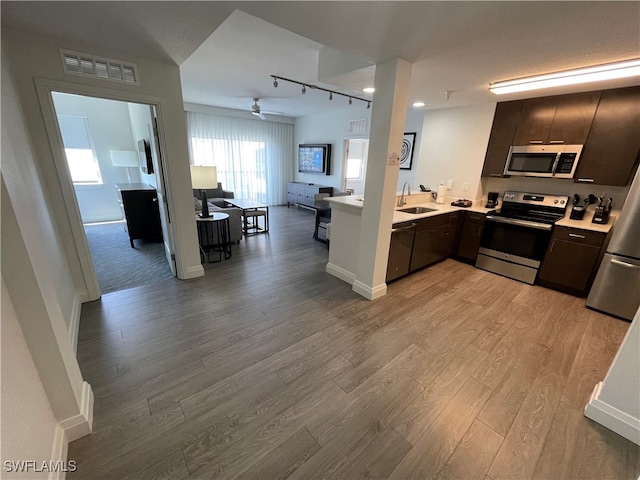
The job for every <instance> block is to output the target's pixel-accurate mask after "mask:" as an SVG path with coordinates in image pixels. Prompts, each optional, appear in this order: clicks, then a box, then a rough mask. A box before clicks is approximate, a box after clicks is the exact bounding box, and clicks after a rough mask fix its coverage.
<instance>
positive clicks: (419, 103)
mask: <svg viewBox="0 0 640 480" xmlns="http://www.w3.org/2000/svg"><path fill="white" fill-rule="evenodd" d="M413 106H414V107H416V108H420V107H424V102H415V103H414V104H413Z"/></svg>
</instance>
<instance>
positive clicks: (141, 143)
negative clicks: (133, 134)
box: [138, 140, 153, 175]
mask: <svg viewBox="0 0 640 480" xmlns="http://www.w3.org/2000/svg"><path fill="white" fill-rule="evenodd" d="M138 155H139V157H140V170H142V173H146V174H147V175H151V174H152V173H153V158H151V147H150V146H149V142H147V141H146V140H138Z"/></svg>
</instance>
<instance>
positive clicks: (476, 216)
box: [465, 212, 486, 224]
mask: <svg viewBox="0 0 640 480" xmlns="http://www.w3.org/2000/svg"><path fill="white" fill-rule="evenodd" d="M485 219H486V215H485V214H484V213H473V212H467V218H466V219H465V222H471V223H479V224H484V221H485Z"/></svg>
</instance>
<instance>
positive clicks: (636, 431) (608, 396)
mask: <svg viewBox="0 0 640 480" xmlns="http://www.w3.org/2000/svg"><path fill="white" fill-rule="evenodd" d="M638 386H640V308H639V309H638V311H637V312H636V315H635V317H634V319H633V322H631V326H630V327H629V329H628V330H627V334H626V335H625V337H624V340H622V344H621V345H620V349H619V350H618V353H616V356H615V358H614V359H613V362H612V363H611V367H609V371H608V372H607V375H606V376H605V378H604V380H603V381H602V382H600V383H599V384H598V385H596V388H595V390H594V392H593V394H592V396H591V399H590V400H589V403H588V404H587V406H586V408H585V416H587V417H589V418H590V419H592V420H594V421H596V422H598V423H600V424H601V425H604V426H605V427H607V428H608V429H610V430H613V431H614V432H616V433H618V434H619V435H622V436H623V437H625V438H627V439H629V440H631V441H632V442H634V443H636V444H637V445H640V390H639V388H638Z"/></svg>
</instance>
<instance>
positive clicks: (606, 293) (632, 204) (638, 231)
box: [587, 170, 640, 320]
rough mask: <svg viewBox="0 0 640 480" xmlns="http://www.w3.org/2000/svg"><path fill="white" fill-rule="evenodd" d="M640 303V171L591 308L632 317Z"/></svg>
mask: <svg viewBox="0 0 640 480" xmlns="http://www.w3.org/2000/svg"><path fill="white" fill-rule="evenodd" d="M639 305H640V170H638V172H637V173H636V176H635V178H634V180H633V183H632V184H631V189H630V190H629V195H628V196H627V200H626V201H625V202H624V206H623V207H622V211H621V212H620V217H619V218H618V219H617V220H616V222H615V224H614V226H613V232H612V235H611V241H610V242H609V246H608V247H607V250H606V253H605V255H604V257H603V258H602V263H601V264H600V268H599V269H598V273H597V275H596V278H595V281H594V282H593V287H592V288H591V292H590V293H589V297H588V298H587V307H591V308H595V309H596V310H601V311H603V312H606V313H610V314H612V315H616V316H618V317H621V318H625V319H627V320H632V319H633V316H634V315H635V313H636V311H637V310H638V306H639Z"/></svg>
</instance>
